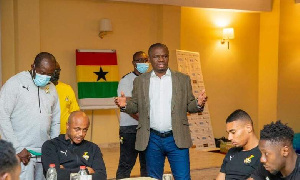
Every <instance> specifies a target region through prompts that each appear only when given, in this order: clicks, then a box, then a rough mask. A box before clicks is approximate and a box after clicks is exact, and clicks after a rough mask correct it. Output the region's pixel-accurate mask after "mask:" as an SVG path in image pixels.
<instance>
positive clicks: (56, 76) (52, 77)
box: [50, 70, 60, 82]
mask: <svg viewBox="0 0 300 180" xmlns="http://www.w3.org/2000/svg"><path fill="white" fill-rule="evenodd" d="M59 75H60V70H59V72H58V71H56V70H55V71H54V73H53V75H52V76H51V79H50V81H51V82H56V81H58V80H59Z"/></svg>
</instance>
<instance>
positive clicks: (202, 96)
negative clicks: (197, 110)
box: [198, 89, 208, 107]
mask: <svg viewBox="0 0 300 180" xmlns="http://www.w3.org/2000/svg"><path fill="white" fill-rule="evenodd" d="M207 98H208V97H207V96H206V93H205V89H203V90H202V91H201V93H200V94H199V96H198V105H199V106H200V107H203V106H205V103H206V101H207Z"/></svg>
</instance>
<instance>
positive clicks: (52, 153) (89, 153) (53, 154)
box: [42, 134, 107, 180]
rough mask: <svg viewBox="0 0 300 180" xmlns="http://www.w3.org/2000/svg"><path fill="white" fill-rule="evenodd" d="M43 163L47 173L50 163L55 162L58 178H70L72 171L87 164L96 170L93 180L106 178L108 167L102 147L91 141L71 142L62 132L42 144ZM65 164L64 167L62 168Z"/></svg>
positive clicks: (58, 179) (65, 179)
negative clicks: (106, 166)
mask: <svg viewBox="0 0 300 180" xmlns="http://www.w3.org/2000/svg"><path fill="white" fill-rule="evenodd" d="M42 164H43V169H44V175H46V173H47V170H48V168H49V164H55V168H56V171H57V180H69V179H70V173H77V172H78V171H79V166H87V167H91V168H93V170H94V171H95V173H94V174H92V175H93V180H106V179H107V175H106V168H105V164H104V161H103V158H102V153H101V150H100V148H99V147H98V146H97V145H96V144H94V143H92V142H89V141H86V140H83V141H82V142H81V143H80V144H74V143H73V144H71V141H70V140H69V139H68V140H66V139H65V135H64V134H61V135H59V136H58V137H57V138H54V139H52V140H48V141H46V142H45V143H44V144H43V146H42ZM60 165H62V166H64V169H62V168H60Z"/></svg>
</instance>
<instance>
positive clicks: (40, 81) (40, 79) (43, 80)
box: [33, 73, 51, 87]
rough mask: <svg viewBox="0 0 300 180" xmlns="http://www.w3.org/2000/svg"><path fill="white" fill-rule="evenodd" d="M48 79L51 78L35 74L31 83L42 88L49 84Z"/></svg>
mask: <svg viewBox="0 0 300 180" xmlns="http://www.w3.org/2000/svg"><path fill="white" fill-rule="evenodd" d="M50 79H51V76H47V75H41V74H39V73H35V78H34V79H33V82H34V84H35V85H36V86H39V87H44V86H46V85H47V84H48V83H49V81H50Z"/></svg>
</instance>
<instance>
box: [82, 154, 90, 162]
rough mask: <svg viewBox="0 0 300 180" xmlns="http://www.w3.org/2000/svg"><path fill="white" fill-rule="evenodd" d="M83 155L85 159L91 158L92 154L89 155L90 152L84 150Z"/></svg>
mask: <svg viewBox="0 0 300 180" xmlns="http://www.w3.org/2000/svg"><path fill="white" fill-rule="evenodd" d="M82 157H83V158H84V159H85V160H89V158H90V156H89V155H88V152H84V154H83V155H82Z"/></svg>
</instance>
